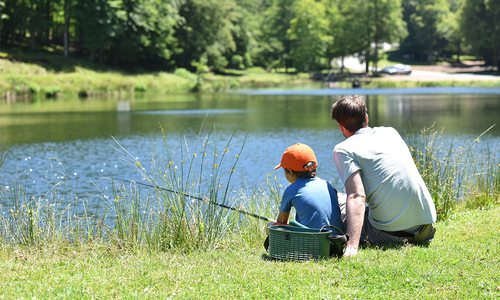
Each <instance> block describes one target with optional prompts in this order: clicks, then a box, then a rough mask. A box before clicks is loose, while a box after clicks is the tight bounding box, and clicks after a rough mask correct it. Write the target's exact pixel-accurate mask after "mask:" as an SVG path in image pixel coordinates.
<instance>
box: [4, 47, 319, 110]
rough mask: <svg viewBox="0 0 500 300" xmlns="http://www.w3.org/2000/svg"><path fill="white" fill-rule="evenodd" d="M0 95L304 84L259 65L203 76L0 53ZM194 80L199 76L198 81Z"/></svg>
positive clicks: (49, 95) (302, 80)
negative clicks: (132, 70)
mask: <svg viewBox="0 0 500 300" xmlns="http://www.w3.org/2000/svg"><path fill="white" fill-rule="evenodd" d="M1 54H2V55H0V98H5V99H7V100H8V101H18V100H26V99H33V98H38V97H41V98H57V97H76V96H78V97H81V98H86V97H103V96H106V97H122V96H124V95H128V96H130V95H140V94H142V93H188V92H192V91H194V90H196V91H224V90H229V89H234V88H255V87H269V86H276V85H293V84H297V83H302V84H304V83H310V82H311V81H310V80H309V76H308V75H307V74H283V73H270V72H265V71H263V70H261V69H258V68H256V69H250V70H247V71H244V72H243V71H234V70H233V71H230V72H228V73H227V74H223V75H218V74H213V73H207V74H203V76H202V77H198V76H197V75H196V74H193V73H190V72H189V71H187V70H185V69H177V70H176V71H174V72H172V73H168V72H159V71H157V72H155V71H149V72H132V73H131V72H127V71H124V70H120V69H112V68H105V67H104V66H100V65H96V64H92V63H89V62H88V61H85V60H80V59H76V58H68V59H64V58H63V57H61V56H59V55H55V54H50V53H31V52H2V53H1ZM200 78H201V79H202V80H200Z"/></svg>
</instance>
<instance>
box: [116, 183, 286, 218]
mask: <svg viewBox="0 0 500 300" xmlns="http://www.w3.org/2000/svg"><path fill="white" fill-rule="evenodd" d="M110 179H111V180H119V181H124V182H130V183H134V184H138V185H142V186H147V187H150V188H155V189H159V190H162V191H166V192H169V193H173V194H177V195H181V196H184V197H188V198H191V199H195V200H198V201H202V202H204V203H206V204H212V205H217V206H219V207H222V208H225V209H229V210H234V211H236V212H239V213H240V214H244V215H248V216H251V217H254V218H257V219H260V220H263V221H268V222H276V220H272V219H269V218H267V217H264V216H261V215H258V214H254V213H252V212H248V211H246V210H243V209H239V208H236V207H234V206H229V205H226V204H223V203H218V202H215V201H210V200H208V199H207V198H202V197H197V196H194V195H191V194H188V193H185V192H179V191H176V190H172V189H168V188H164V187H161V186H157V185H152V184H149V183H144V182H139V181H135V180H130V179H123V178H110Z"/></svg>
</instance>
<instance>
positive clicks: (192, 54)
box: [174, 0, 237, 69]
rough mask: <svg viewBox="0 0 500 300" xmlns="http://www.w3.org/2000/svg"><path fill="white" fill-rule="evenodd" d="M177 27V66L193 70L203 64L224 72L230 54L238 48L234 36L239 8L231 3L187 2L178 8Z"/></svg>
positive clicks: (189, 0) (201, 0)
mask: <svg viewBox="0 0 500 300" xmlns="http://www.w3.org/2000/svg"><path fill="white" fill-rule="evenodd" d="M179 14H180V16H181V19H180V21H179V22H178V23H177V25H176V27H175V38H176V39H177V42H178V48H177V52H176V53H175V55H174V58H175V61H176V63H177V66H179V67H183V68H188V69H194V65H200V63H201V65H204V64H206V65H207V66H209V67H211V68H214V69H222V68H224V67H225V66H227V64H228V61H227V59H226V56H227V53H228V52H231V51H234V50H235V49H236V44H235V41H234V37H233V34H232V33H233V28H234V24H235V19H237V13H236V5H235V3H234V1H232V0H219V1H217V0H186V1H185V2H184V3H183V4H182V5H181V6H180V9H179Z"/></svg>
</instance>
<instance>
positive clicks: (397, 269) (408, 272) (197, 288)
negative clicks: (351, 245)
mask: <svg viewBox="0 0 500 300" xmlns="http://www.w3.org/2000/svg"><path fill="white" fill-rule="evenodd" d="M499 214H500V207H499V206H498V205H497V206H495V207H492V208H489V209H486V210H467V211H461V212H459V213H456V214H453V216H451V217H450V218H449V219H448V220H446V221H444V222H440V223H438V225H437V230H438V231H437V232H438V233H437V235H436V238H435V240H434V241H433V242H432V243H431V245H430V246H429V247H427V248H426V247H419V246H407V247H403V248H402V249H387V250H385V251H381V250H379V249H374V248H367V249H364V250H362V251H361V253H360V255H359V256H357V257H355V258H350V259H341V260H337V259H330V260H324V261H318V262H314V261H311V262H305V263H295V262H273V261H268V260H265V259H263V258H262V255H263V254H264V250H263V248H262V247H261V245H260V244H258V243H252V244H244V243H236V242H235V243H232V244H231V245H230V246H229V245H228V247H225V248H221V249H216V250H213V251H210V252H192V253H188V254H180V253H177V252H145V251H126V250H123V249H119V248H115V247H108V246H103V245H101V244H99V243H98V242H96V243H91V244H86V245H85V246H82V247H75V246H67V247H56V248H43V249H33V248H29V249H23V248H10V247H7V248H2V249H0V268H1V269H2V270H3V271H2V276H0V298H5V299H12V298H84V299H85V298H101V297H102V298H135V297H139V298H180V299H239V298H244V299H279V298H285V299H290V298H295V299H354V298H357V299H498V297H499V296H500V286H499V279H500V270H499V268H498V267H497V266H498V264H499V255H500V251H499V248H498V242H499V234H498V233H499V232H500V223H499V222H498V215H499Z"/></svg>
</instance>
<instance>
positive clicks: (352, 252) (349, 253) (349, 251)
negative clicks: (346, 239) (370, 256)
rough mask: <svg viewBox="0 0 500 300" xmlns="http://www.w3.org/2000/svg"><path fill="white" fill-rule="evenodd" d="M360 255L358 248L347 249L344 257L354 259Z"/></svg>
mask: <svg viewBox="0 0 500 300" xmlns="http://www.w3.org/2000/svg"><path fill="white" fill-rule="evenodd" d="M357 254H358V248H356V247H346V248H345V252H344V255H343V257H352V256H356V255H357Z"/></svg>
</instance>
